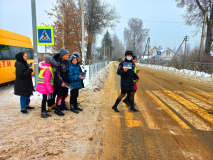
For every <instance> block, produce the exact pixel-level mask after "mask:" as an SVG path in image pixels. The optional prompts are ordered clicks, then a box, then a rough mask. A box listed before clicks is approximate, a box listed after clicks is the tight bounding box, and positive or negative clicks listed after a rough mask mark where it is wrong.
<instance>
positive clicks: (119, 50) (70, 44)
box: [46, 0, 213, 60]
mask: <svg viewBox="0 0 213 160" xmlns="http://www.w3.org/2000/svg"><path fill="white" fill-rule="evenodd" d="M175 1H176V2H177V7H182V8H183V7H186V14H185V15H184V18H185V21H186V24H187V25H195V26H196V27H197V32H199V31H200V30H201V28H202V22H203V21H204V15H205V13H207V20H206V25H207V30H206V34H205V52H204V53H205V55H208V56H209V54H210V50H211V47H212V42H213V39H212V37H213V35H212V30H213V1H212V0H175ZM84 13H85V15H84V16H85V24H84V26H85V31H86V34H85V41H86V58H87V59H91V55H92V52H94V51H93V48H95V49H96V47H94V46H95V43H96V37H97V35H98V34H101V33H102V32H103V31H104V30H105V29H106V28H108V27H111V28H113V27H115V26H116V23H117V22H118V19H119V15H118V13H117V12H116V10H115V8H114V7H112V6H110V5H109V4H108V3H107V2H105V1H103V0H86V1H85V4H84ZM47 14H48V15H49V16H50V17H54V21H53V26H54V32H55V45H54V46H53V48H52V49H53V51H58V50H59V49H60V48H61V47H63V42H64V47H65V48H66V49H68V50H69V52H70V53H73V52H78V53H80V54H81V55H82V53H81V39H82V37H81V36H82V35H81V23H82V22H81V0H77V1H76V0H58V1H57V3H56V5H54V6H53V8H52V12H49V13H48V12H47ZM46 25H49V24H46ZM148 35H149V29H147V28H144V26H143V21H142V20H141V19H138V18H131V19H130V20H129V21H128V27H126V28H124V32H123V37H124V43H122V41H121V40H120V39H119V38H118V36H117V35H110V33H109V32H108V31H107V32H106V33H105V35H104V37H103V39H102V46H101V47H100V52H101V56H100V59H103V58H105V57H104V56H107V59H113V60H116V59H117V58H119V57H123V53H124V50H132V51H133V52H134V53H135V54H136V55H139V56H142V54H143V50H144V49H145V45H144V44H145V41H146V40H147V39H148ZM195 49H196V51H197V48H195ZM198 52H200V51H199V50H198Z"/></svg>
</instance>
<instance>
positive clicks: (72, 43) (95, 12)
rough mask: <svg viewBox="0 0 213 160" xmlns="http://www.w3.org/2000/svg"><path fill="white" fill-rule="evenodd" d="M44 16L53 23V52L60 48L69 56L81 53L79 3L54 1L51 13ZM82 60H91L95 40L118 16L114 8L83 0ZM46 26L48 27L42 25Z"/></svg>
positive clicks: (113, 23)
mask: <svg viewBox="0 0 213 160" xmlns="http://www.w3.org/2000/svg"><path fill="white" fill-rule="evenodd" d="M47 14H48V15H49V16H50V17H52V18H53V19H54V21H53V24H52V25H53V26H54V32H55V45H54V46H53V47H52V49H53V51H54V52H57V51H58V50H59V49H60V48H62V47H63V43H64V47H65V48H66V49H67V50H69V52H70V53H74V52H78V53H80V54H81V55H82V53H81V39H82V35H81V33H82V31H81V30H82V29H81V23H82V22H81V0H78V1H75V0H58V1H57V2H56V5H54V6H53V8H52V12H47ZM84 14H85V15H84V16H85V23H84V26H85V31H86V33H85V41H86V50H87V53H86V57H87V59H91V53H92V46H93V45H94V43H95V40H96V36H97V35H98V34H100V33H102V31H103V30H104V29H105V28H107V27H114V26H115V25H116V22H117V20H118V19H119V15H118V13H117V12H116V10H115V8H114V7H112V6H110V5H109V4H108V3H106V2H105V1H100V0H86V1H85V4H84ZM45 25H49V24H45Z"/></svg>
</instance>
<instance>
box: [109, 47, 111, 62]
mask: <svg viewBox="0 0 213 160" xmlns="http://www.w3.org/2000/svg"><path fill="white" fill-rule="evenodd" d="M110 58H111V55H110V46H109V60H110Z"/></svg>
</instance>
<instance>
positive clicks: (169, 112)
mask: <svg viewBox="0 0 213 160" xmlns="http://www.w3.org/2000/svg"><path fill="white" fill-rule="evenodd" d="M146 93H147V94H148V95H149V96H150V97H152V99H153V100H154V101H155V102H156V103H157V104H158V105H159V106H160V107H161V108H163V109H164V111H165V112H166V113H167V114H168V115H170V116H171V117H172V118H173V119H174V120H175V121H176V122H177V123H178V124H179V125H180V126H181V127H182V128H184V129H190V127H189V126H188V125H187V124H186V123H184V122H183V121H182V120H181V119H180V118H179V117H178V116H177V115H176V114H175V113H174V112H172V111H171V110H170V109H169V108H168V107H167V106H166V105H165V104H163V103H162V102H161V101H160V100H159V99H158V98H157V97H156V96H155V95H154V94H153V93H152V92H150V91H148V90H146Z"/></svg>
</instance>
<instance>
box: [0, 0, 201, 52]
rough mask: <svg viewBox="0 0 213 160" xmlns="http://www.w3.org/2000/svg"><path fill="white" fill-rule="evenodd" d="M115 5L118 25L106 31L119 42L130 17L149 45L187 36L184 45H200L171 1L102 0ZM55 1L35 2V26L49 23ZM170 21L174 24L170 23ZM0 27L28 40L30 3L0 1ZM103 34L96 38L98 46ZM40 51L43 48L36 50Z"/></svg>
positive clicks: (178, 40) (167, 43)
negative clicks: (142, 29) (145, 34)
mask: <svg viewBox="0 0 213 160" xmlns="http://www.w3.org/2000/svg"><path fill="white" fill-rule="evenodd" d="M106 1H108V2H109V3H110V4H111V5H113V6H115V7H116V9H117V12H118V13H119V14H120V16H121V19H120V23H119V24H117V27H116V28H115V29H113V30H112V29H109V31H110V33H111V34H117V36H118V37H119V38H120V39H121V40H122V41H123V30H124V27H127V23H128V20H129V19H130V18H132V17H133V18H140V19H142V20H143V22H144V27H145V28H148V29H150V32H149V36H150V39H151V42H150V43H151V46H157V47H158V46H159V45H161V46H163V48H166V47H170V48H171V49H173V48H174V47H176V48H178V46H179V45H180V44H181V42H182V41H183V38H184V36H186V35H188V36H189V41H188V43H190V44H191V47H193V46H194V45H196V44H199V43H200V33H199V34H198V35H197V36H195V37H193V34H194V33H193V31H194V30H195V27H194V26H191V27H190V26H187V25H185V23H184V19H183V17H182V15H183V14H184V13H185V10H184V9H182V8H177V7H176V2H175V0H106ZM55 2H56V0H36V12H37V14H36V15H37V25H38V26H41V24H42V22H45V23H51V20H50V19H49V18H48V16H47V14H46V13H45V12H44V10H47V11H51V8H52V4H53V3H55ZM173 22H174V23H173ZM0 28H1V29H5V30H9V31H12V32H16V33H19V34H22V35H26V36H29V37H30V38H31V40H32V19H31V0H0ZM103 34H104V33H102V35H100V36H99V38H98V42H97V44H98V45H100V42H101V39H102V37H103ZM38 51H39V52H43V51H44V47H43V46H39V47H38Z"/></svg>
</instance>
